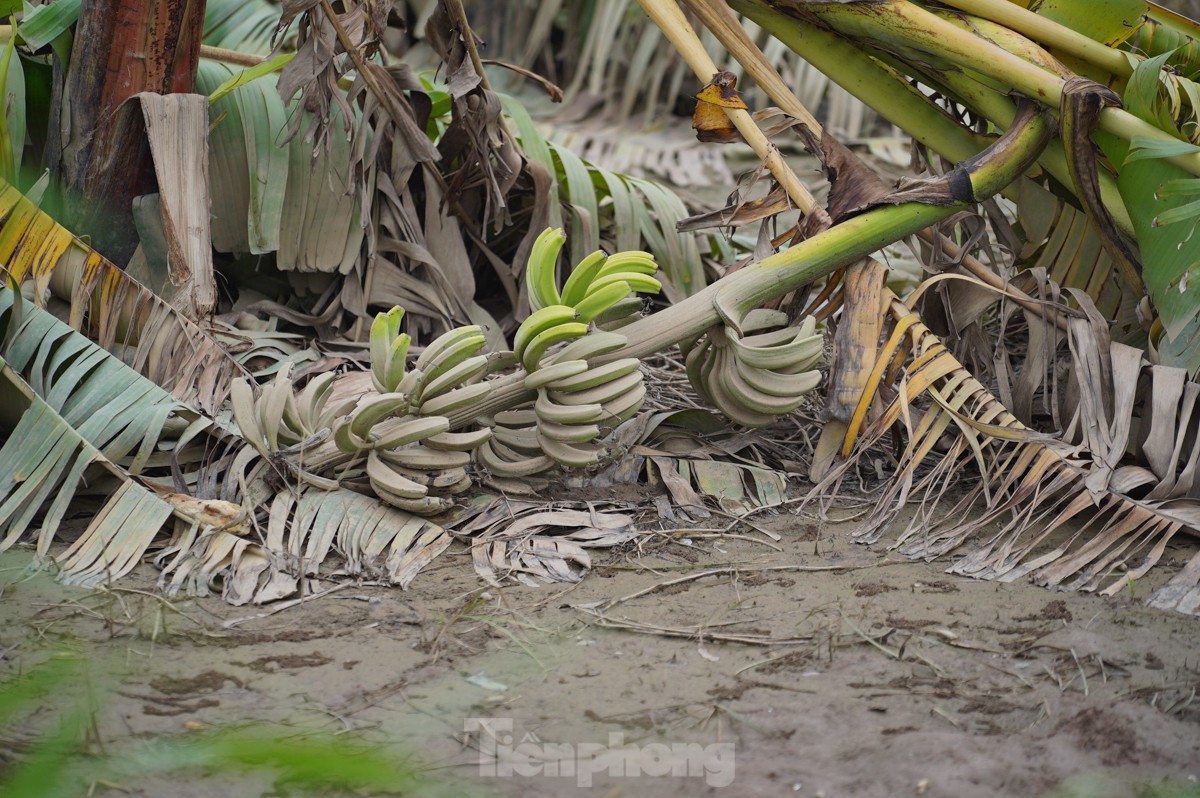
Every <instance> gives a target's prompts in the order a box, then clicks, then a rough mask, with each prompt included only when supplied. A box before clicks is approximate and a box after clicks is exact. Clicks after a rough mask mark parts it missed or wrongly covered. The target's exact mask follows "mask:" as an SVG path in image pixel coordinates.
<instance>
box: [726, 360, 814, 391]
mask: <svg viewBox="0 0 1200 798" xmlns="http://www.w3.org/2000/svg"><path fill="white" fill-rule="evenodd" d="M735 361H736V365H737V370H738V373H739V375H740V376H741V378H742V379H743V380H745V382H746V384H747V385H750V386H751V387H753V388H754V389H755V390H758V391H761V392H763V393H768V394H771V395H773V396H787V397H794V396H802V395H804V394H807V393H810V392H811V391H813V390H814V389H815V388H816V387H817V385H819V384H820V382H821V372H819V371H816V370H811V371H801V372H798V373H795V374H787V373H784V372H779V371H770V370H768V369H756V368H753V367H752V366H747V365H746V364H745V363H744V362H742V360H741V359H740V358H736V359H735Z"/></svg>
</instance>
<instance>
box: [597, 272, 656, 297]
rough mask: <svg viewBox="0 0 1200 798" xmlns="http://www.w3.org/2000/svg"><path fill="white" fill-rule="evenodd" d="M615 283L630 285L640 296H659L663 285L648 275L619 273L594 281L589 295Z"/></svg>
mask: <svg viewBox="0 0 1200 798" xmlns="http://www.w3.org/2000/svg"><path fill="white" fill-rule="evenodd" d="M613 283H629V287H630V289H632V290H634V291H637V292H638V293H639V294H657V293H658V292H659V291H661V290H662V283H660V282H659V281H658V280H657V279H655V278H653V277H651V276H650V275H648V274H639V273H637V272H617V273H615V274H606V275H605V276H603V277H597V278H596V279H595V280H592V284H591V285H589V286H588V293H593V292H596V291H599V290H600V289H601V288H604V287H605V286H606V285H612V284H613Z"/></svg>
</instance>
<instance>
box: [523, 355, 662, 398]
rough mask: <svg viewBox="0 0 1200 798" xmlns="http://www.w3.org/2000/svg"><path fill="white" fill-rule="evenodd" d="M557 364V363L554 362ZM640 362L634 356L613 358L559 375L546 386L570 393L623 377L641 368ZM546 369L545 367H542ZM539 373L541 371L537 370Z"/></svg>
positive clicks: (526, 384)
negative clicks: (581, 369) (569, 373)
mask: <svg viewBox="0 0 1200 798" xmlns="http://www.w3.org/2000/svg"><path fill="white" fill-rule="evenodd" d="M567 362H569V363H585V365H586V362H585V361H579V360H572V361H567ZM556 365H557V364H556ZM641 365H642V362H641V361H640V360H638V359H637V358H636V357H623V358H621V359H620V360H613V361H610V362H608V363H603V364H601V365H599V366H593V367H592V368H585V369H584V370H583V371H581V372H576V373H575V374H574V375H569V376H565V377H560V378H558V379H555V380H552V381H549V382H547V383H546V387H548V388H550V390H552V391H561V392H564V393H570V392H573V391H586V390H588V389H589V388H595V387H596V386H597V385H603V384H604V383H606V382H610V381H612V380H615V379H619V378H621V377H624V376H625V375H626V374H629V373H631V372H634V371H637V370H638V369H639V368H641ZM542 371H546V369H542ZM538 373H539V374H540V373H542V372H538ZM525 387H527V388H528V387H529V381H528V380H526V381H525Z"/></svg>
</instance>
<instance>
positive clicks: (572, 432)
mask: <svg viewBox="0 0 1200 798" xmlns="http://www.w3.org/2000/svg"><path fill="white" fill-rule="evenodd" d="M537 434H538V435H539V436H544V437H546V438H552V439H553V440H556V441H564V442H566V443H587V442H589V441H593V440H595V439H596V438H597V437H599V435H600V427H599V426H598V425H596V424H558V423H556V422H554V421H539V422H538V425H537ZM539 440H540V438H539Z"/></svg>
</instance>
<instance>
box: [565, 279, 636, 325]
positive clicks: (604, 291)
mask: <svg viewBox="0 0 1200 798" xmlns="http://www.w3.org/2000/svg"><path fill="white" fill-rule="evenodd" d="M629 292H630V288H629V283H627V282H625V281H624V280H621V281H619V282H614V283H609V284H608V285H605V286H601V287H600V288H597V289H595V290H591V289H590V288H589V289H588V293H587V296H585V297H584V298H583V299H581V300H580V301H579V302H577V303H575V312H576V313H578V314H579V320H580V321H581V322H583V323H585V324H586V323H587V322H589V321H591V320H592V319H594V318H596V317H597V316H600V315H601V314H603V313H607V312H608V311H609V310H611V309H612V308H613V307H614V306H615V305H617V303H619V302H621V300H623V299H625V298H627V297H628V296H629ZM639 304H640V300H639Z"/></svg>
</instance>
